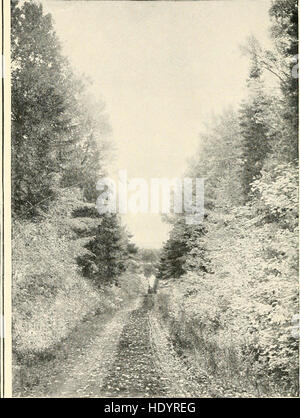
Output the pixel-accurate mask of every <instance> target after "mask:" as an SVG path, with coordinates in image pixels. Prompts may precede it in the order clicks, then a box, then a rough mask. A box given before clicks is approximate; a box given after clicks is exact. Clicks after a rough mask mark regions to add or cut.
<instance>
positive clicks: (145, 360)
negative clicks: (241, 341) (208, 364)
mask: <svg viewBox="0 0 300 418" xmlns="http://www.w3.org/2000/svg"><path fill="white" fill-rule="evenodd" d="M154 301H155V295H146V296H145V297H144V298H143V299H142V300H141V299H140V300H137V301H135V303H134V304H133V305H132V306H131V307H130V308H129V307H128V308H127V309H124V310H122V311H120V312H118V313H117V314H115V315H114V317H113V318H111V319H110V320H108V321H107V322H106V323H105V324H103V323H101V318H97V317H96V318H94V319H92V320H91V322H90V323H88V324H86V325H85V326H84V328H83V329H86V330H87V331H88V332H87V335H89V338H87V336H86V337H85V336H83V338H82V341H80V340H79V339H78V337H77V344H78V346H77V348H76V349H75V347H73V346H72V345H70V346H69V350H70V353H69V355H68V357H67V358H66V361H63V360H60V364H58V367H56V369H57V368H58V369H60V371H59V373H57V372H55V371H54V370H53V372H51V366H50V365H49V367H48V368H47V370H48V371H47V373H48V374H47V379H48V380H47V382H48V383H47V384H46V385H44V386H43V387H39V386H37V387H36V388H35V389H34V390H32V391H31V393H28V394H27V395H29V397H51V398H52V397H70V398H73V397H76V398H77V397H88V398H93V397H177V396H182V397H189V396H190V397H192V396H194V397H206V396H209V394H208V393H207V389H206V388H207V386H208V380H207V377H206V376H205V375H204V374H203V376H197V379H195V376H194V375H193V373H192V372H191V370H189V369H188V368H187V366H186V365H185V364H184V363H183V362H182V360H181V359H180V358H179V357H178V355H177V354H176V352H175V351H174V349H173V347H172V344H171V342H170V341H169V338H168V332H167V330H166V329H165V328H164V327H163V326H162V324H161V323H160V320H159V317H158V315H157V313H156V310H155V309H154ZM88 327H89V328H88ZM80 335H81V333H80V332H79V336H80ZM66 343H67V342H66ZM67 347H68V346H67ZM67 349H68V348H67ZM44 380H45V379H44Z"/></svg>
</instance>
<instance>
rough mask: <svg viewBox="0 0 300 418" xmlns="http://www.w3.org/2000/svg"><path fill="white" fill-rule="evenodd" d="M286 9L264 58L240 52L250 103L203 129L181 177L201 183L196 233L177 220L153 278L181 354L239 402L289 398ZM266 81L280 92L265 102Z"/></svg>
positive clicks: (290, 183)
mask: <svg viewBox="0 0 300 418" xmlns="http://www.w3.org/2000/svg"><path fill="white" fill-rule="evenodd" d="M296 3H297V2H295V1H293V0H291V1H287V2H285V1H281V0H275V1H273V3H272V7H271V9H270V16H271V18H272V22H273V26H272V32H271V33H272V37H273V40H274V50H273V51H263V49H262V48H261V47H260V46H259V45H258V43H257V42H256V41H255V40H254V39H253V38H252V39H251V40H250V44H249V48H248V50H249V52H250V60H251V66H250V74H249V79H248V83H247V86H248V97H247V99H246V100H245V101H244V103H243V104H242V106H241V108H240V111H239V112H233V111H227V112H224V113H223V114H222V115H221V116H220V117H218V118H215V120H214V121H213V123H212V124H211V125H208V131H207V132H206V133H205V134H202V135H201V147H200V149H199V153H198V154H197V155H196V156H195V158H194V160H193V161H192V162H191V164H190V167H189V169H188V174H189V175H191V176H193V177H202V178H205V210H206V214H205V218H204V222H203V224H202V225H201V227H200V226H198V225H197V226H194V227H193V231H192V232H191V229H190V226H189V225H186V224H185V223H184V217H183V216H177V217H175V220H174V219H173V220H172V225H173V228H172V230H171V233H170V238H169V240H168V241H167V243H166V245H165V246H164V248H163V251H162V258H161V266H160V275H161V277H162V278H164V279H169V281H168V282H167V283H169V284H168V285H167V287H165V289H164V290H163V291H162V292H161V296H160V298H161V299H160V300H159V306H160V310H161V313H162V315H163V318H164V319H165V321H166V322H167V324H168V325H169V330H170V333H171V336H172V338H173V341H174V344H175V346H177V348H178V350H179V352H180V353H181V354H182V355H184V356H188V357H189V359H190V361H191V363H192V364H193V367H195V368H196V369H197V370H198V371H199V374H201V373H202V372H203V370H204V371H205V372H206V373H207V375H210V376H214V377H215V380H216V381H221V382H222V385H223V386H226V385H228V382H231V383H232V384H233V385H235V386H236V387H239V386H241V385H242V386H243V387H245V388H246V394H247V396H249V395H253V394H254V395H255V396H268V395H273V396H278V394H281V395H287V396H291V395H292V396H295V395H297V394H298V393H299V387H298V386H299V385H298V382H299V373H298V370H299V364H298V358H299V344H298V341H297V338H295V335H293V333H292V320H293V317H294V316H295V315H296V314H297V313H298V312H299V297H298V295H299V292H298V273H299V271H298V161H297V158H298V154H297V146H298V145H297V144H298V125H297V124H298V110H297V109H298V99H297V98H298V90H297V86H298V80H295V79H293V77H292V76H291V70H292V63H295V62H294V61H293V54H296V53H297V50H298V49H297V48H298V46H297V45H298V44H297V36H298V32H297V4H296ZM265 71H270V72H271V73H273V74H274V75H275V76H277V79H278V80H279V83H278V87H279V88H278V89H274V91H273V92H272V93H271V92H268V91H267V90H266V88H265V86H264V79H263V74H264V72H265ZM296 101H297V104H296ZM200 372H201V373H200Z"/></svg>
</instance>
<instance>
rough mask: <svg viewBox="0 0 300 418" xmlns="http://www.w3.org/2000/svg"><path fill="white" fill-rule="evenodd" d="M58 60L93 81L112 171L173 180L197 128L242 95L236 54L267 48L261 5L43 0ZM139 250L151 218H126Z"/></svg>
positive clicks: (154, 235)
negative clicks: (106, 124)
mask: <svg viewBox="0 0 300 418" xmlns="http://www.w3.org/2000/svg"><path fill="white" fill-rule="evenodd" d="M43 3H44V9H45V11H48V12H51V14H52V15H53V18H54V21H55V28H56V31H57V34H58V36H59V38H60V40H61V42H62V45H63V51H64V54H65V55H67V56H68V58H69V60H70V62H71V63H72V65H73V67H74V69H76V71H79V72H82V73H85V74H86V75H88V76H89V77H90V78H91V79H92V80H93V82H94V94H95V96H96V97H99V98H101V99H103V100H104V102H105V103H106V111H107V113H108V115H109V118H110V123H111V126H112V129H113V139H114V142H115V144H116V147H117V157H116V160H115V163H114V166H113V167H112V169H111V174H112V175H113V174H114V173H115V172H116V170H118V169H126V170H127V172H128V177H129V178H132V177H143V178H145V179H146V180H149V179H150V178H152V177H167V178H172V177H175V176H176V177H178V176H181V175H182V174H183V172H184V170H185V168H186V166H187V164H186V161H187V159H188V158H189V157H190V156H192V155H193V153H195V151H196V149H197V144H198V142H199V132H200V131H201V129H202V126H203V123H205V121H207V120H208V119H210V117H211V115H212V114H213V113H218V112H220V111H222V109H223V108H224V107H227V106H229V105H234V106H235V105H237V104H238V103H239V102H240V100H241V99H242V98H243V96H244V95H245V80H246V78H247V73H248V67H249V63H248V59H247V58H246V57H243V56H242V55H241V52H240V49H239V46H240V45H241V44H245V41H246V39H247V37H248V36H249V35H251V34H254V35H255V36H256V37H257V39H258V40H260V41H261V42H262V43H263V44H266V43H267V42H268V28H269V26H270V22H269V17H268V9H269V5H270V2H269V1H263V0H260V1H254V0H252V1H251V0H250V1H249V0H248V1H246V0H241V1H238V0H236V1H234V0H233V1H199V2H127V1H120V2H118V1H105V2H101V1H88V2H84V1H83V2H81V1H74V2H73V1H67V2H63V1H43ZM125 222H126V223H127V225H128V229H129V230H130V231H131V232H132V233H133V234H134V240H135V242H136V243H137V244H138V245H141V246H147V247H159V246H160V245H161V244H162V242H163V241H164V240H165V239H166V238H167V231H168V227H167V225H165V224H163V223H162V222H161V219H160V216H159V215H151V214H149V215H145V214H137V215H128V216H126V217H125Z"/></svg>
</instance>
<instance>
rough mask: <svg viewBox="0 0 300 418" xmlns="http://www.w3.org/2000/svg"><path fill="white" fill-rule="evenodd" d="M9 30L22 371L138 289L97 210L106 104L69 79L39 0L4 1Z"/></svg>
mask: <svg viewBox="0 0 300 418" xmlns="http://www.w3.org/2000/svg"><path fill="white" fill-rule="evenodd" d="M11 27H12V32H11V61H12V138H11V143H12V215H13V240H12V246H13V249H12V250H13V310H14V312H13V336H14V337H13V350H14V355H15V361H16V362H17V363H16V364H21V365H22V362H24V363H26V364H27V363H28V362H30V361H31V360H30V359H31V358H35V356H36V355H38V354H39V353H42V352H44V351H45V350H48V349H50V348H51V347H52V346H53V345H54V344H55V343H57V342H58V341H60V340H61V339H62V338H63V337H65V336H66V335H67V334H68V333H69V332H70V330H71V329H72V327H74V326H75V325H76V324H77V323H78V321H80V320H82V318H84V317H85V316H86V315H87V314H90V313H91V312H93V311H95V310H97V311H103V312H107V311H114V310H115V309H118V307H119V306H120V304H122V303H123V301H126V300H129V299H130V298H131V297H134V295H135V294H137V293H138V292H139V287H140V286H141V285H140V280H139V277H138V274H137V273H136V270H137V262H136V261H135V259H136V257H137V248H136V246H135V245H134V243H132V242H131V237H130V235H129V233H128V232H127V231H126V229H125V227H124V226H123V225H122V224H121V221H120V218H119V217H118V215H116V214H103V215H101V216H100V215H99V213H98V212H97V210H96V206H95V202H96V199H97V193H98V192H97V190H96V183H97V181H98V180H99V179H100V178H101V177H102V176H104V175H105V173H106V168H105V167H106V162H107V160H108V159H109V157H110V152H111V151H110V150H111V140H110V132H111V127H110V124H109V121H108V117H107V115H106V113H105V107H104V103H97V102H95V101H94V100H93V99H92V95H91V94H90V93H89V91H90V90H91V89H92V85H91V83H90V82H89V81H88V80H86V79H85V78H84V77H78V76H76V75H75V74H74V72H73V70H72V68H71V66H70V64H69V62H68V60H67V59H66V58H65V57H64V56H63V54H62V52H61V46H60V43H59V40H58V38H57V36H56V33H55V30H54V27H53V22H52V18H51V15H50V14H45V13H44V12H43V7H42V5H41V4H39V3H37V2H32V1H30V2H17V1H12V3H11ZM127 270H130V272H131V273H130V280H128V277H125V276H122V274H125V275H126V271H127ZM99 301H100V302H99ZM18 367H19V366H17V369H18ZM25 380H26V379H25ZM25 384H26V382H24V385H25Z"/></svg>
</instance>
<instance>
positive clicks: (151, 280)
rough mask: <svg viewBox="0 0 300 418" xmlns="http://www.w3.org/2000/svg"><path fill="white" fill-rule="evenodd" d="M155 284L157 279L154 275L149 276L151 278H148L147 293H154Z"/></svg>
mask: <svg viewBox="0 0 300 418" xmlns="http://www.w3.org/2000/svg"><path fill="white" fill-rule="evenodd" d="M157 282H158V280H157V277H155V276H154V274H151V276H150V277H148V293H150V294H151V293H156V290H157Z"/></svg>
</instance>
